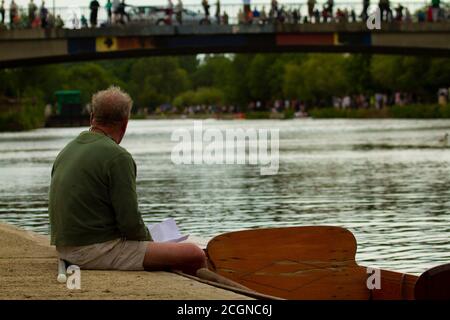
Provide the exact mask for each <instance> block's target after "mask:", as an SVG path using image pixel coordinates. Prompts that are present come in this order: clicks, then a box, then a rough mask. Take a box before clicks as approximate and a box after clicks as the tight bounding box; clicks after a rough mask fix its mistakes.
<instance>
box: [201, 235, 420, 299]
mask: <svg viewBox="0 0 450 320" xmlns="http://www.w3.org/2000/svg"><path fill="white" fill-rule="evenodd" d="M356 249H357V244H356V240H355V237H354V236H353V234H352V233H351V232H350V231H348V230H346V229H344V228H339V227H328V226H317V227H316V226H314V227H288V228H273V229H258V230H246V231H237V232H231V233H226V234H222V235H219V236H217V237H215V238H213V239H212V240H211V241H210V242H209V243H208V246H207V253H208V257H209V263H210V269H212V270H213V271H215V272H217V273H218V274H220V275H222V276H224V277H227V278H229V279H231V280H233V281H236V282H238V283H240V284H242V285H244V286H246V287H248V288H251V289H253V290H255V291H257V292H260V293H263V294H268V295H272V296H277V297H281V298H285V299H326V300H330V299H331V300H333V299H340V300H343V299H345V300H348V299H351V300H367V299H373V300H402V299H414V286H415V284H416V281H417V279H418V277H416V276H414V275H409V274H403V273H398V272H392V271H386V270H381V289H374V290H369V289H368V287H367V278H368V276H369V274H368V273H367V269H366V268H365V267H363V266H359V265H358V264H357V263H356V262H355V255H356Z"/></svg>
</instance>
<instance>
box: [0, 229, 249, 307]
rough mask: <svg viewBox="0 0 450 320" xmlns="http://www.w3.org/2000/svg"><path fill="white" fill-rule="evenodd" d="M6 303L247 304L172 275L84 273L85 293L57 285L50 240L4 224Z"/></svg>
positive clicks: (1, 278)
mask: <svg viewBox="0 0 450 320" xmlns="http://www.w3.org/2000/svg"><path fill="white" fill-rule="evenodd" d="M0 244H1V246H0V288H1V290H0V300H2V299H36V300H38V299H108V300H109V299H139V300H140V299H158V300H164V299H167V300H169V299H170V300H176V299H183V300H184V299H213V300H214V299H225V300H228V299H248V297H245V296H242V295H239V294H235V293H233V292H230V291H226V290H222V289H219V288H216V287H212V286H209V285H206V284H203V283H200V282H197V281H194V280H191V279H188V278H185V277H182V276H179V275H176V274H173V273H169V272H131V271H128V272H125V271H92V270H82V271H81V290H69V289H67V288H66V286H65V284H61V283H58V282H57V281H56V276H57V256H56V251H55V249H54V247H52V246H50V245H49V240H48V238H47V237H46V236H43V235H39V234H36V233H33V232H30V231H25V230H22V229H19V228H16V227H14V226H11V225H7V224H1V223H0Z"/></svg>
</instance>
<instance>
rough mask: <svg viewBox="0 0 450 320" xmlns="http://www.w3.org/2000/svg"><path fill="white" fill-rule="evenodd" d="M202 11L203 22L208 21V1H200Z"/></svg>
mask: <svg viewBox="0 0 450 320" xmlns="http://www.w3.org/2000/svg"><path fill="white" fill-rule="evenodd" d="M202 7H203V11H204V12H205V20H207V21H209V3H208V0H202Z"/></svg>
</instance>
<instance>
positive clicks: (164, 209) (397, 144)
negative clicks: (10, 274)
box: [0, 120, 450, 274]
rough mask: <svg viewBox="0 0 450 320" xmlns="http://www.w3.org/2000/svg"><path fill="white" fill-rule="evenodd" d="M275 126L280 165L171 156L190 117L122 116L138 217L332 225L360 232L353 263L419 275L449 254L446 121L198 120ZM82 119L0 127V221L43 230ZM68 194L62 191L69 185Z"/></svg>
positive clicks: (208, 223) (222, 125)
mask: <svg viewBox="0 0 450 320" xmlns="http://www.w3.org/2000/svg"><path fill="white" fill-rule="evenodd" d="M203 127H204V128H213V127H214V128H219V129H221V130H222V129H223V130H225V129H233V128H244V129H246V128H255V129H261V128H277V129H279V130H280V131H279V132H280V165H279V172H278V174H276V175H269V176H267V175H266V176H264V175H260V167H259V166H255V165H248V164H247V165H174V164H173V163H172V161H171V157H170V155H171V151H172V149H173V147H174V146H175V145H176V142H173V141H171V139H170V138H171V134H172V132H173V131H174V130H175V129H178V128H186V129H190V130H192V129H193V122H192V121H190V120H167V121H165V120H158V121H156V120H139V121H131V122H130V125H129V129H128V132H127V135H126V137H125V139H124V141H123V143H122V145H123V146H124V147H125V148H127V149H128V150H129V151H130V152H131V154H132V155H133V157H134V158H135V161H136V163H137V166H138V178H137V185H138V195H139V203H140V209H141V212H142V213H143V217H144V220H145V221H146V222H148V223H152V222H157V221H160V220H162V219H164V218H166V217H169V216H170V217H174V218H175V219H176V220H177V222H178V224H179V225H180V227H181V229H182V231H183V232H184V233H189V234H193V235H198V236H201V237H205V238H208V237H212V236H214V235H217V234H220V233H223V232H227V231H233V230H241V229H248V228H262V227H276V226H302V225H335V226H343V227H345V228H348V229H349V230H351V231H352V232H353V233H354V235H355V237H356V239H357V241H358V252H357V261H358V262H359V263H361V264H363V265H370V266H375V267H380V268H387V269H391V270H398V271H403V272H410V273H414V274H419V273H421V272H423V271H424V270H426V269H427V268H430V267H432V266H435V265H439V264H442V263H448V262H449V261H450V237H449V235H450V188H449V186H450V174H449V173H450V147H447V146H446V145H445V144H444V143H442V142H440V141H439V140H440V139H441V138H442V137H443V136H444V134H445V133H446V132H450V121H448V120H436V121H434V120H432V121H431V120H426V121H425V120H417V121H416V120H290V121H275V120H274V121H272V120H267V121H262V120H261V121H216V120H207V121H204V122H203ZM82 130H83V128H58V129H39V130H34V131H29V132H21V133H1V134H0V163H1V166H0V179H1V184H0V221H1V222H8V223H12V224H15V225H18V226H20V227H23V228H26V229H29V230H33V231H36V232H39V233H43V234H47V233H48V232H49V226H48V215H47V200H48V195H47V193H48V187H49V182H50V172H51V165H52V162H53V160H54V159H55V157H56V155H57V154H58V152H59V150H60V149H61V148H62V147H63V146H64V145H65V144H66V143H67V142H68V141H70V140H71V139H73V138H74V137H75V136H77V135H78V133H79V132H80V131H82ZM68 192H70V191H68Z"/></svg>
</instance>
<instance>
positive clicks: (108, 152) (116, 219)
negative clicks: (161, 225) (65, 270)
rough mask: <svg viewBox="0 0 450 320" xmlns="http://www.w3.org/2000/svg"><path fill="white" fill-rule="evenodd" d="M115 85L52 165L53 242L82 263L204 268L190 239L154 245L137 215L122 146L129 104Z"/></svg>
mask: <svg viewBox="0 0 450 320" xmlns="http://www.w3.org/2000/svg"><path fill="white" fill-rule="evenodd" d="M132 103H133V102H132V100H131V98H130V96H129V95H128V94H127V93H125V92H123V91H122V90H121V89H120V88H118V87H111V88H109V89H107V90H103V91H100V92H97V93H96V94H94V96H93V97H92V102H91V127H90V130H89V131H84V132H81V133H80V134H79V136H78V137H76V138H75V139H74V140H72V141H71V142H69V144H67V145H66V146H65V147H64V149H62V151H61V152H60V153H59V154H58V156H57V157H56V160H55V162H54V164H53V167H52V171H51V182H50V192H49V210H48V211H49V220H50V234H51V243H52V245H55V246H56V250H57V252H58V255H59V257H60V258H61V259H64V260H65V261H67V262H69V263H70V264H75V265H78V266H79V267H80V268H81V269H97V270H148V271H156V270H166V269H176V270H182V271H184V272H187V273H190V274H195V272H196V270H198V269H200V268H202V267H206V257H205V253H204V252H203V250H201V249H200V248H199V247H197V246H196V245H194V244H191V243H167V242H166V243H155V242H153V241H152V239H151V236H150V233H149V230H148V229H147V227H146V226H145V224H144V221H143V220H142V216H141V213H140V212H139V209H138V199H137V193H136V163H135V162H134V160H133V157H132V156H131V154H130V153H129V152H128V151H127V150H126V149H124V148H123V147H121V146H119V144H120V143H121V142H122V139H123V137H124V135H125V132H126V130H127V125H128V119H129V117H130V111H131V108H132Z"/></svg>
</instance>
